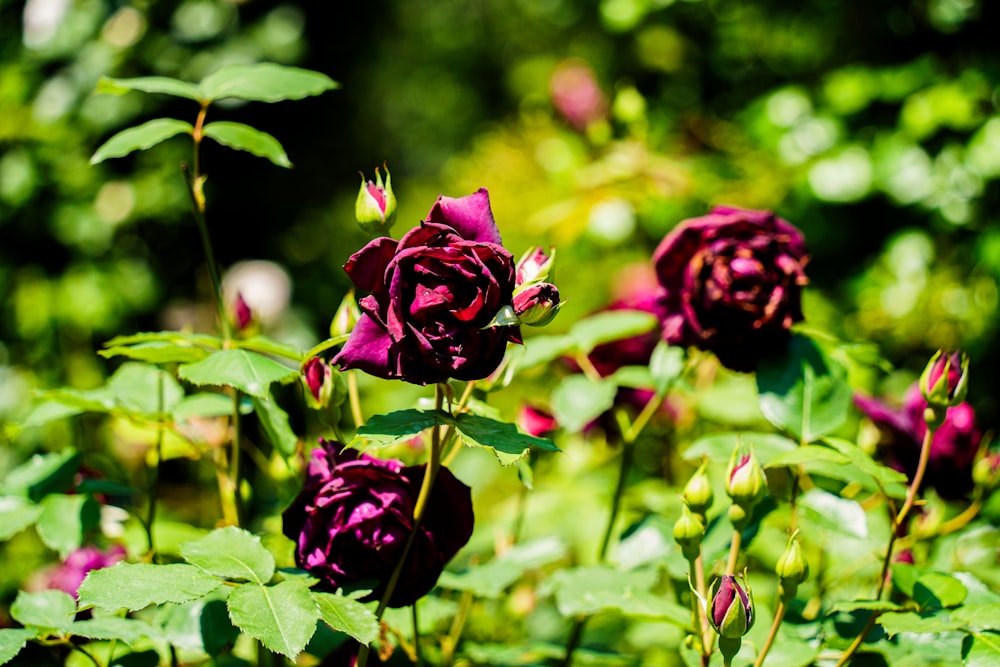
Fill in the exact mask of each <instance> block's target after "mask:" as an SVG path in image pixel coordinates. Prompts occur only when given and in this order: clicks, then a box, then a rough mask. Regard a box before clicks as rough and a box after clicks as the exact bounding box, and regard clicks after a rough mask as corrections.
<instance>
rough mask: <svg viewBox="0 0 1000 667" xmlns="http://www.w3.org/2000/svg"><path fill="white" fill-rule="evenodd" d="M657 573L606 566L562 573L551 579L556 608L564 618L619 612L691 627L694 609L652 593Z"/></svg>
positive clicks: (654, 571)
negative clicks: (626, 570)
mask: <svg viewBox="0 0 1000 667" xmlns="http://www.w3.org/2000/svg"><path fill="white" fill-rule="evenodd" d="M656 579H657V573H656V570H654V569H651V570H634V571H631V572H619V571H617V570H612V569H610V568H607V567H603V566H592V567H581V568H576V569H572V570H560V571H559V572H557V573H556V574H555V575H553V577H551V580H552V581H551V586H552V587H553V589H554V591H555V596H556V606H557V607H558V608H559V613H561V614H562V615H563V616H581V615H587V616H589V615H591V614H596V613H598V612H600V611H607V610H616V611H619V612H621V613H622V614H625V615H626V616H643V617H647V618H658V619H662V620H664V621H667V622H669V623H673V624H674V625H677V626H678V627H681V628H688V626H689V625H690V624H691V610H690V609H688V608H686V607H682V606H680V605H678V604H675V603H673V602H670V601H669V600H667V599H666V598H665V597H664V596H662V595H657V594H653V593H650V592H649V589H650V588H651V587H652V586H653V585H654V584H655V583H656Z"/></svg>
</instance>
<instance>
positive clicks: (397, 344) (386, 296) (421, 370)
mask: <svg viewBox="0 0 1000 667" xmlns="http://www.w3.org/2000/svg"><path fill="white" fill-rule="evenodd" d="M344 270H345V271H346V272H347V275H348V276H349V277H350V278H351V280H352V281H353V282H354V285H355V286H356V287H357V288H358V289H360V290H364V291H367V292H371V294H370V295H368V296H366V297H364V298H363V299H361V301H360V302H359V303H358V305H359V306H360V308H361V313H362V314H361V319H360V320H359V321H358V323H357V326H355V328H354V330H353V331H352V332H351V337H350V338H349V339H348V341H347V343H346V344H345V345H344V348H343V349H342V350H341V351H340V353H339V354H338V355H337V356H336V357H334V359H333V361H334V363H337V364H339V365H340V367H341V369H344V370H346V369H349V368H359V369H361V370H363V371H365V372H366V373H370V374H371V375H375V376H377V377H381V378H398V379H402V380H406V381H407V382H412V383H414V384H429V383H432V382H440V381H443V380H447V379H449V378H455V379H458V380H479V379H482V378H484V377H486V376H488V375H489V374H490V373H492V372H493V371H494V370H496V368H497V366H499V365H500V362H501V361H502V360H503V356H504V352H505V351H506V346H507V341H508V340H512V341H515V342H520V340H521V338H520V331H519V329H518V327H516V326H500V327H490V328H485V327H487V325H489V324H490V322H492V320H493V318H494V317H495V316H496V315H497V313H498V312H499V311H500V309H501V308H502V307H504V306H507V305H509V304H510V303H511V298H512V295H513V291H514V259H513V257H512V256H511V254H510V253H509V252H507V250H506V249H505V248H504V247H503V245H501V241H500V231H499V230H498V229H497V226H496V223H495V222H494V221H493V213H492V212H491V211H490V200H489V194H488V193H487V192H486V189H485V188H480V189H479V191H477V192H475V193H473V194H471V195H468V196H467V197H461V198H459V199H452V198H451V197H444V196H441V197H438V200H437V202H435V204H434V206H433V208H431V211H430V213H429V214H428V215H427V219H426V220H424V221H423V222H422V223H420V226H419V227H416V228H414V229H412V230H410V231H409V232H407V233H406V234H405V235H404V236H403V238H401V239H400V240H399V241H394V240H393V239H391V238H387V237H381V238H377V239H374V240H373V241H371V242H370V243H369V244H368V245H366V246H365V247H364V248H362V249H361V250H359V251H358V252H356V253H354V254H353V255H351V258H350V259H349V260H348V261H347V264H346V265H345V266H344Z"/></svg>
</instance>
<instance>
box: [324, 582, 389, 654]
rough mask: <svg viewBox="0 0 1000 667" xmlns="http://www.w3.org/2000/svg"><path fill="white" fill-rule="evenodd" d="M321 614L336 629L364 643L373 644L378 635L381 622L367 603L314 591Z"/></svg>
mask: <svg viewBox="0 0 1000 667" xmlns="http://www.w3.org/2000/svg"><path fill="white" fill-rule="evenodd" d="M312 597H313V600H315V601H316V606H317V607H318V608H319V616H320V618H321V619H322V620H323V622H324V623H326V624H327V625H329V626H330V627H331V628H333V629H334V630H339V631H340V632H343V633H345V634H348V635H350V636H351V637H354V638H355V639H357V640H358V641H359V642H361V643H362V644H371V643H372V642H373V641H375V638H376V637H378V630H379V624H378V619H376V618H375V614H374V613H373V612H372V610H371V609H369V608H368V606H367V605H364V604H362V603H360V602H358V601H357V600H352V599H351V598H348V597H344V596H343V595H334V594H332V593H321V592H315V591H314V592H313V593H312Z"/></svg>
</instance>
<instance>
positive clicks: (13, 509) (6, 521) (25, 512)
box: [0, 496, 42, 542]
mask: <svg viewBox="0 0 1000 667" xmlns="http://www.w3.org/2000/svg"><path fill="white" fill-rule="evenodd" d="M41 511H42V508H41V507H39V506H38V505H36V504H34V503H32V502H31V501H29V500H27V499H25V498H22V497H20V496H2V497H0V542H6V541H7V540H9V539H10V538H12V537H14V536H15V535H17V534H18V533H19V532H21V531H22V530H24V529H25V528H27V527H28V526H30V525H31V524H33V523H35V520H36V519H38V515H39V514H41Z"/></svg>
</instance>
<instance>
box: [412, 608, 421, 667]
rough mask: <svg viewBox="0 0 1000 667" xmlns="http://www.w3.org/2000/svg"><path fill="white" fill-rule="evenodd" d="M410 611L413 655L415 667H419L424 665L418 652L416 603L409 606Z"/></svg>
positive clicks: (418, 638)
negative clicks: (414, 656)
mask: <svg viewBox="0 0 1000 667" xmlns="http://www.w3.org/2000/svg"><path fill="white" fill-rule="evenodd" d="M410 611H411V617H412V619H413V653H414V655H416V660H415V662H416V665H417V667H421V665H423V664H424V656H423V654H422V653H421V651H420V620H419V618H418V617H417V601H415V602H414V603H413V604H411V605H410Z"/></svg>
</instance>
